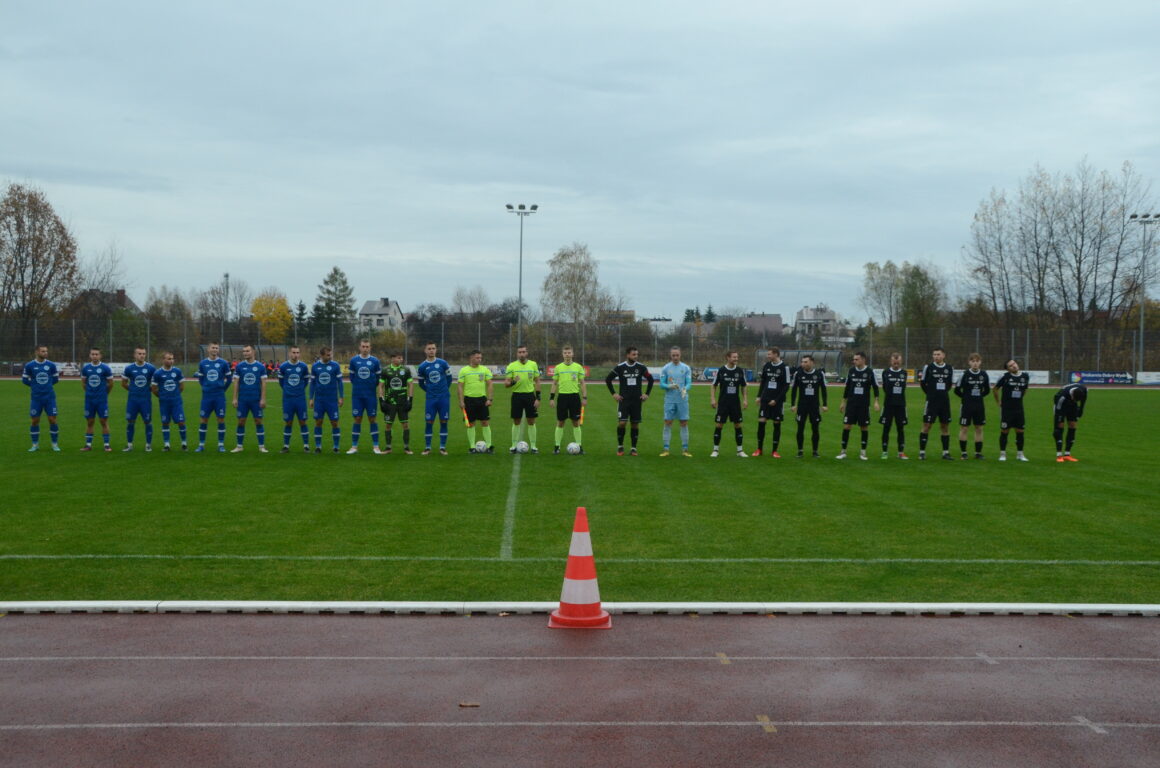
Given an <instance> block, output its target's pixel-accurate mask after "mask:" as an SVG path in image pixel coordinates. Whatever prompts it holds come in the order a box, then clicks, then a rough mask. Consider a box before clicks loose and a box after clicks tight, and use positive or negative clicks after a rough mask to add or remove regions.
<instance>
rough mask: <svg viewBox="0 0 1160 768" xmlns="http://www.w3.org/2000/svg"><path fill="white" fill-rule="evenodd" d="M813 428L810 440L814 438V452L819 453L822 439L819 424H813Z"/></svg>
mask: <svg viewBox="0 0 1160 768" xmlns="http://www.w3.org/2000/svg"><path fill="white" fill-rule="evenodd" d="M811 428H812V429H813V435H811V436H810V440H812V441H813V444H814V453H817V452H818V441H820V440H821V438H822V436H821V434H820V433H819V432H818V425H817V424H813V425H811Z"/></svg>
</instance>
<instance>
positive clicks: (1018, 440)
mask: <svg viewBox="0 0 1160 768" xmlns="http://www.w3.org/2000/svg"><path fill="white" fill-rule="evenodd" d="M1015 449H1016V450H1017V451H1019V452H1020V453H1022V452H1023V433H1022V432H1016V433H1015Z"/></svg>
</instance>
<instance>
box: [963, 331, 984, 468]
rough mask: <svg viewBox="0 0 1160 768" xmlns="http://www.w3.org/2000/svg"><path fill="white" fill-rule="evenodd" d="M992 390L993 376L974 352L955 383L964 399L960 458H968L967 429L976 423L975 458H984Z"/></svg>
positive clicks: (979, 356)
mask: <svg viewBox="0 0 1160 768" xmlns="http://www.w3.org/2000/svg"><path fill="white" fill-rule="evenodd" d="M990 391H991V377H990V376H988V375H987V372H986V371H984V370H983V358H982V356H981V355H980V354H979V353H978V352H972V353H971V355H970V357H968V358H967V370H965V371H963V375H962V376H961V377H960V378H959V383H958V384H956V385H955V394H956V395H958V396H959V397H960V398H961V399H962V401H963V405H962V409H961V410H960V411H959V451H960V452H961V454H962V455H961V456H960V458H963V459H966V458H967V429H968V427H970V426H971V425H972V424H974V425H975V458H976V459H981V458H983V425H984V424H986V423H987V395H988V394H989V393H990Z"/></svg>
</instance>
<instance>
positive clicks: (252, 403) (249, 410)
mask: <svg viewBox="0 0 1160 768" xmlns="http://www.w3.org/2000/svg"><path fill="white" fill-rule="evenodd" d="M261 403H262V401H261V400H239V401H238V418H239V419H244V418H246V416H247V415H249V414H253V416H254V418H255V419H260V418H262V405H261Z"/></svg>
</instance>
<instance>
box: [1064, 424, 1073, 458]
mask: <svg viewBox="0 0 1160 768" xmlns="http://www.w3.org/2000/svg"><path fill="white" fill-rule="evenodd" d="M1073 445H1075V427H1068V428H1067V449H1066V450H1067V452H1068V453H1071V447H1072V446H1073Z"/></svg>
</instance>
